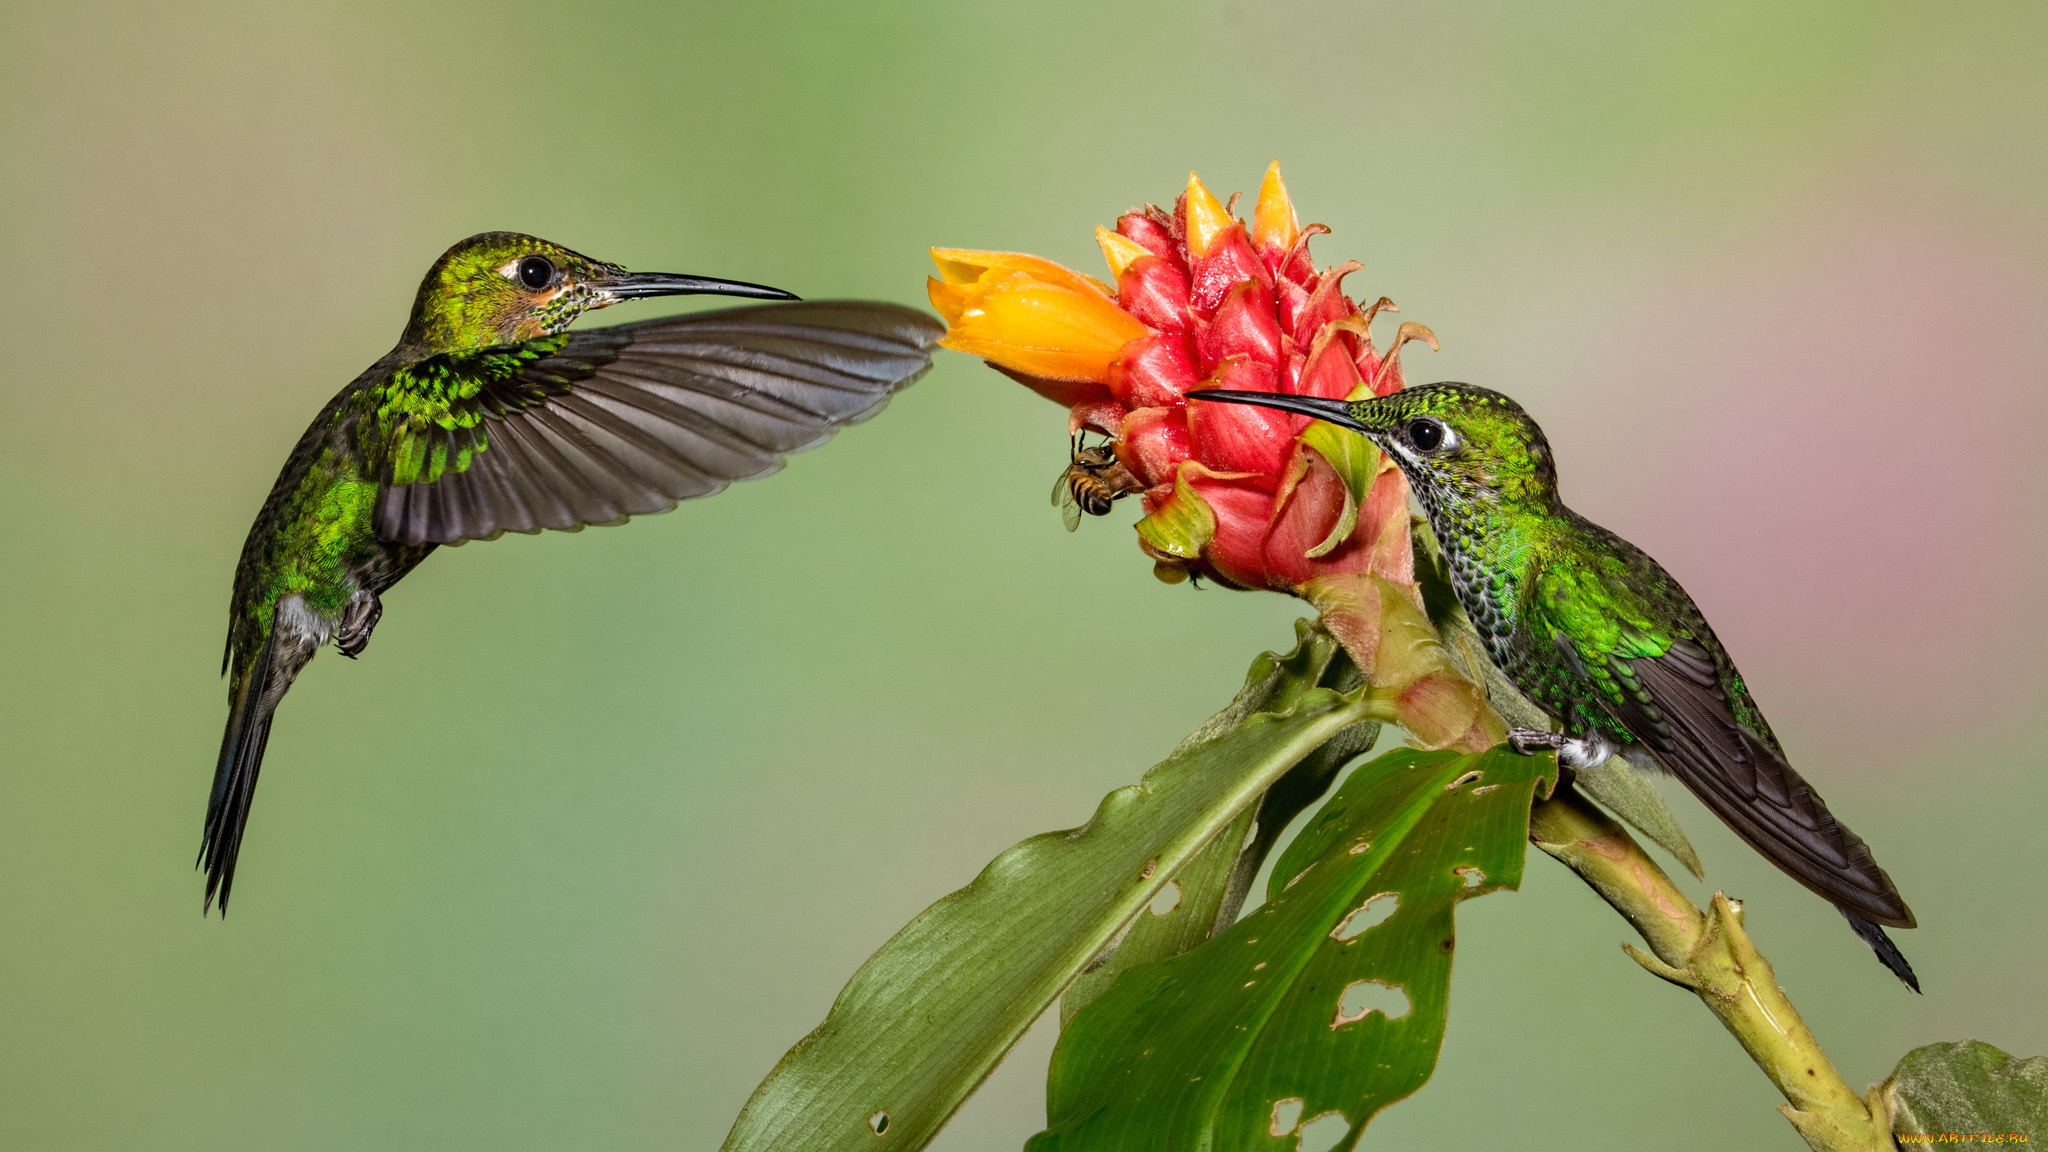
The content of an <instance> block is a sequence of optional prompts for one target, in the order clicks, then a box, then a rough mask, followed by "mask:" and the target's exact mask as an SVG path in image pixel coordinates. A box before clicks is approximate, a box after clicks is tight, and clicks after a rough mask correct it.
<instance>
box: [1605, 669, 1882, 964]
mask: <svg viewBox="0 0 2048 1152" xmlns="http://www.w3.org/2000/svg"><path fill="white" fill-rule="evenodd" d="M1613 665H1614V669H1615V672H1616V675H1617V677H1618V678H1619V679H1620V680H1621V681H1622V682H1623V683H1624V685H1625V686H1626V688H1627V690H1626V691H1625V692H1624V700H1623V701H1622V702H1621V703H1620V704H1618V705H1613V708H1614V711H1615V713H1616V718H1617V719H1619V720H1620V721H1621V722H1622V723H1623V724H1624V725H1625V726H1626V727H1627V728H1628V729H1629V731H1630V732H1631V733H1633V734H1634V735H1635V736H1636V737H1637V739H1639V740H1641V741H1642V742H1643V743H1644V744H1646V745H1648V746H1649V748H1650V749H1651V751H1653V752H1654V753H1656V756H1657V759H1658V760H1659V761H1661V762H1662V763H1663V765H1664V766H1665V767H1666V768H1668V769H1670V770H1671V772H1672V774H1674V775H1676V776H1677V777H1678V778H1679V779H1680V780H1681V781H1683V782H1684V783H1685V786H1686V787H1688V788H1690V789H1691V790H1692V792H1693V794H1694V795H1696V796H1698V797H1699V798H1700V800H1701V801H1702V802H1703V803H1705V804H1706V806H1707V807H1708V808H1711V809H1713V811H1714V814H1715V815H1716V816H1719V817H1720V818H1721V819H1722V820H1724V821H1726V822H1727V824H1728V826H1729V827H1730V828H1733V829H1734V830H1735V832H1736V834H1737V835H1739V836H1741V837H1742V838H1743V839H1744V840H1746V841H1748V842H1749V844H1750V846H1751V847H1753V848H1755V849H1756V850H1757V851H1759V852H1761V853H1763V854H1764V855H1765V856H1766V857H1768V858H1769V859H1770V860H1771V862H1772V863H1774V864H1776V865H1778V867H1780V868H1782V869H1784V870H1785V872H1786V873H1787V874H1789V875H1790V876H1791V877H1792V878H1793V879H1795V880H1797V881H1799V882H1800V883H1801V884H1804V885H1806V886H1807V887H1808V888H1810V889H1812V890H1813V891H1814V892H1816V893H1818V894H1820V895H1821V896H1823V897H1825V898H1826V899H1828V900H1829V901H1831V902H1833V903H1834V904H1835V905H1837V906H1838V907H1840V908H1841V909H1842V910H1843V911H1844V912H1845V913H1848V914H1850V915H1851V916H1852V918H1853V917H1858V916H1860V917H1862V918H1864V919H1867V920H1870V921H1873V922H1875V923H1878V924H1888V925H1890V926H1892V927H1894V928H1911V927H1913V923H1914V921H1913V913H1912V911H1911V910H1910V909H1908V908H1907V907H1906V902H1905V900H1904V899H1903V898H1901V897H1900V896H1899V892H1898V889H1897V888H1895V887H1893V886H1892V882H1891V878H1890V877H1888V876H1886V875H1885V873H1884V869H1882V868H1879V867H1878V866H1877V862H1876V861H1875V860H1873V859H1871V856H1870V849H1869V847H1867V846H1866V845H1865V844H1864V843H1863V840H1862V838H1861V837H1859V836H1857V835H1856V834H1855V833H1854V832H1851V831H1849V829H1847V828H1845V827H1843V826H1842V824H1841V823H1840V822H1839V821H1837V820H1836V819H1835V818H1834V815H1833V814H1832V813H1830V812H1829V811H1828V808H1827V805H1826V804H1824V803H1822V801H1821V798H1820V797H1819V796H1818V795H1816V794H1815V793H1814V791H1813V789H1812V788H1810V787H1808V786H1807V783H1806V781H1805V780H1803V779H1801V778H1800V776H1799V774H1798V773H1797V772H1794V771H1793V770H1792V766H1791V765H1790V764H1787V763H1786V762H1785V758H1784V757H1783V756H1782V755H1780V754H1779V753H1778V751H1777V750H1776V749H1775V748H1773V747H1772V746H1771V745H1770V744H1768V743H1766V742H1765V741H1764V740H1762V739H1760V738H1759V737H1758V736H1757V735H1756V734H1754V733H1752V732H1750V731H1749V730H1748V729H1746V728H1744V727H1743V726H1742V725H1741V724H1740V723H1738V722H1737V721H1736V719H1735V713H1734V711H1733V708H1732V706H1731V704H1730V702H1729V700H1728V695H1727V693H1726V691H1724V690H1723V688H1722V686H1721V678H1720V675H1719V670H1718V669H1717V668H1716V666H1715V661H1714V659H1713V656H1712V655H1711V654H1710V653H1709V652H1708V651H1707V650H1706V649H1705V648H1703V647H1702V646H1700V645H1699V644H1697V643H1695V642H1693V641H1691V640H1678V641H1676V642H1675V643H1673V644H1672V645H1671V647H1670V649H1669V650H1668V651H1666V652H1665V653H1664V654H1663V655H1662V656H1656V657H1646V658H1640V659H1635V660H1627V659H1619V658H1617V659H1615V660H1614V661H1613Z"/></svg>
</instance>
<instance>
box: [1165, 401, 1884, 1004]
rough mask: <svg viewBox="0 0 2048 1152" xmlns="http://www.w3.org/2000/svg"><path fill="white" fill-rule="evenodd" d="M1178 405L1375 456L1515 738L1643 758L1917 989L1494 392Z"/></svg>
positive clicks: (1849, 870) (1863, 903)
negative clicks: (1251, 414) (1484, 663)
mask: <svg viewBox="0 0 2048 1152" xmlns="http://www.w3.org/2000/svg"><path fill="white" fill-rule="evenodd" d="M1188 396H1189V397H1190V398H1193V399H1201V400H1220V401H1226V402H1229V403H1233V404H1255V405H1259V406H1262V407H1266V408H1277V409H1280V410H1281V411H1284V412H1298V413H1301V414H1303V415H1307V416H1313V417H1315V418H1316V419H1319V420H1327V421H1329V422H1330V423H1332V424H1335V425H1337V426H1339V427H1342V428H1349V429H1351V430H1353V431H1356V432H1362V433H1364V434H1365V435H1366V436H1367V437H1369V438H1370V439H1371V440H1372V442H1373V443H1374V444H1376V445H1378V446H1379V448H1380V449H1381V450H1382V451H1385V452H1388V453H1391V454H1392V456H1393V458H1394V459H1395V461H1396V462H1398V463H1399V464H1400V466H1401V470H1402V471H1403V472H1404V473H1406V474H1407V476H1408V482H1409V484H1410V485H1411V486H1412V487H1413V488H1414V490H1415V495H1416V497H1417V499H1418V500H1420V501H1421V503H1422V507H1423V510H1424V511H1425V512H1426V513H1428V516H1429V526H1430V529H1431V531H1433V532H1434V533H1435V535H1436V538H1437V541H1438V543H1439V544H1440V545H1441V547H1442V549H1443V554H1444V559H1445V561H1446V563H1447V566H1448V568H1449V571H1450V579H1451V584H1452V586H1453V588H1455V589H1456V591H1457V594H1458V602H1459V603H1460V604H1462V605H1464V608H1465V612H1466V614H1467V615H1468V616H1470V617H1471V618H1472V624H1473V626H1474V627H1475V628H1476V629H1477V630H1478V632H1479V636H1480V638H1481V639H1482V640H1483V641H1484V642H1485V645H1486V651H1487V655H1488V656H1489V657H1491V658H1492V660H1493V662H1494V664H1495V665H1496V666H1498V667H1499V668H1500V670H1501V672H1502V673H1504V674H1505V675H1506V676H1507V678H1508V679H1509V680H1510V681H1511V682H1513V684H1514V685H1515V687H1517V688H1519V689H1521V691H1522V693H1523V695H1525V696H1527V697H1529V699H1530V700H1532V701H1534V702H1535V703H1536V704H1537V705H1538V706H1540V707H1541V708H1543V709H1544V710H1545V711H1546V712H1548V713H1550V714H1551V715H1552V716H1553V717H1556V718H1557V719H1559V720H1560V721H1562V728H1563V731H1562V732H1561V733H1550V732H1538V731H1535V730H1533V729H1527V728H1518V729H1516V730H1514V731H1513V732H1512V733H1510V734H1509V741H1510V742H1511V743H1512V744H1513V745H1514V746H1515V747H1516V748H1517V750H1519V751H1523V752H1533V751H1535V750H1537V749H1539V748H1551V749H1555V750H1556V752H1557V758H1558V763H1560V764H1562V765H1564V766H1566V767H1568V768H1590V767H1594V766H1596V765H1599V764H1601V763H1603V762H1604V761H1606V759H1607V758H1608V756H1610V755H1612V754H1613V753H1614V752H1615V750H1616V748H1617V746H1618V745H1638V744H1639V745H1641V746H1643V747H1644V748H1646V749H1648V751H1649V752H1650V754H1651V755H1652V756H1654V757H1655V758H1656V760H1657V762H1658V763H1659V764H1661V765H1662V766H1663V767H1664V768H1665V769H1666V770H1668V771H1670V772H1671V773H1672V774H1673V775H1675V776H1677V777H1678V778H1679V779H1680V780H1681V781H1683V782H1684V783H1685V786H1686V787H1687V788H1690V789H1692V792H1693V795H1695V796H1698V797H1699V798H1700V800H1701V801H1702V802H1703V803H1705V804H1706V806H1707V807H1708V808H1710V809H1712V810H1713V812H1714V814H1715V815H1717V816H1719V817H1720V818H1721V819H1722V820H1724V821H1726V822H1727V824H1728V826H1729V827H1730V828H1732V829H1734V830H1735V834H1736V835H1738V836H1740V837H1742V838H1743V839H1744V840H1746V841H1748V842H1749V845H1750V847H1752V848H1755V849H1756V850H1757V851H1758V852H1761V853H1763V854H1764V856H1765V857H1766V858H1767V859H1769V860H1770V861H1771V863H1773V864H1776V865H1777V866H1778V867H1779V868H1781V869H1783V870H1784V871H1785V873H1786V874H1787V875H1789V876H1791V877H1792V878H1793V879H1794V880H1797V881H1799V882H1800V883H1801V884H1804V885H1805V886H1806V887H1808V888H1810V889H1812V890H1813V891H1814V892H1816V893H1818V894H1819V895H1820V896H1821V897H1822V898H1824V899H1826V900H1827V901H1828V902H1830V903H1832V904H1833V905H1834V906H1835V907H1836V908H1838V909H1840V910H1841V913H1842V915H1843V916H1845V917H1847V918H1848V920H1849V926H1850V927H1851V928H1854V929H1855V930H1856V934H1857V935H1858V936H1860V937H1862V938H1863V940H1864V942H1865V943H1867V944H1869V945H1870V947H1871V948H1872V949H1873V950H1875V951H1876V952H1877V957H1878V959H1879V960H1881V961H1883V962H1884V966H1885V967H1887V968H1889V969H1891V970H1892V972H1893V974H1895V975H1897V976H1898V978H1899V979H1901V980H1903V981H1905V982H1906V985H1907V987H1909V988H1911V989H1913V990H1914V991H1915V992H1918V991H1919V990H1920V982H1919V981H1918V980H1917V979H1916V978H1915V977H1914V975H1913V969H1912V966H1911V965H1909V964H1907V963H1906V958H1905V956H1903V955H1901V954H1900V952H1899V950H1898V948H1897V946H1895V945H1894V944H1893V943H1892V941H1891V938H1890V937H1888V936H1886V935H1885V932H1884V929H1883V928H1882V927H1879V925H1890V926H1892V927H1894V928H1911V927H1913V913H1912V911H1911V910H1910V909H1908V908H1907V907H1906V902H1905V900H1904V899H1902V898H1901V897H1900V896H1899V891H1898V889H1897V888H1894V887H1893V886H1892V882H1891V878H1890V877H1888V876H1886V875H1885V874H1884V870H1883V869H1882V868H1879V867H1878V866H1877V862H1876V861H1874V860H1872V859H1871V856H1870V849H1869V848H1868V847H1867V846H1865V845H1864V843H1863V841H1862V839H1860V838H1859V837H1858V836H1857V835H1856V834H1855V833H1854V832H1851V831H1849V829H1847V828H1846V827H1843V826H1842V824H1841V823H1840V822H1838V821H1837V820H1836V819H1835V818H1834V816H1833V815H1832V814H1831V813H1829V812H1828V809H1827V805H1826V804H1824V803H1822V801H1821V798H1820V797H1819V796H1818V795H1816V794H1815V793H1814V791H1813V789H1812V788H1811V787H1809V786H1808V785H1807V783H1806V781H1805V780H1802V779H1801V778H1800V777H1799V774H1798V773H1797V772H1794V771H1793V770H1792V766H1791V765H1790V764H1788V763H1786V762H1785V752H1784V749H1782V748H1780V747H1779V745H1778V739H1777V737H1776V736H1773V735H1772V734H1771V726H1770V724H1768V723H1767V722H1766V721H1765V720H1764V717H1763V713H1762V712H1760V711H1758V710H1757V706H1756V702H1755V701H1754V700H1752V699H1750V695H1749V689H1748V688H1747V687H1746V686H1745V685H1744V684H1743V682H1742V673H1740V672H1738V671H1737V670H1736V668H1735V664H1734V662H1733V661H1732V660H1730V659H1729V658H1728V653H1727V652H1726V651H1725V650H1724V649H1723V648H1722V647H1721V642H1720V641H1719V640H1717V639H1716V638H1715V637H1714V630H1713V629H1712V628H1710V627H1708V626H1707V621H1706V618H1705V617H1704V616H1702V615H1700V610H1699V608H1698V607H1696V606H1695V605H1694V604H1693V602H1692V597H1690V596H1688V595H1686V592H1685V589H1684V588H1681V587H1679V584H1678V581H1676V580H1674V579H1672V578H1671V575H1670V574H1669V573H1667V572H1665V571H1664V569H1663V568H1661V567H1659V566H1658V564H1657V562H1656V561H1655V560H1652V559H1650V557H1649V556H1648V555H1646V554H1644V552H1643V550H1642V549H1640V548H1637V547H1636V546H1635V545H1633V544H1630V543H1629V542H1628V541H1626V540H1623V539H1622V538H1621V537H1619V536H1616V535H1615V534H1614V533H1612V532H1609V531H1608V530H1607V529H1605V528H1602V527H1600V526H1599V525H1598V524H1595V523H1593V522H1591V521H1589V520H1587V519H1586V518H1585V517H1583V516H1581V515H1579V514H1578V513H1576V512H1574V511H1572V510H1571V509H1570V508H1567V507H1565V506H1564V503H1563V501H1561V500H1559V499H1558V495H1557V468H1556V465H1555V464H1554V463H1553V461H1552V459H1551V453H1550V444H1549V442H1548V441H1546V440H1545V439H1544V437H1543V430H1542V429H1541V428H1539V427H1537V426H1536V422H1535V421H1534V420H1531V419H1530V418H1529V415H1528V414H1527V413H1526V412H1524V411H1522V407H1521V405H1519V404H1516V403H1515V402H1514V401H1513V400H1511V399H1509V398H1508V397H1506V396H1503V395H1501V394H1500V393H1498V392H1492V391H1489V390H1487V389H1485V388H1475V387H1472V386H1471V385H1469V384H1431V385H1428V386H1426V387H1421V388H1409V389H1406V390H1404V391H1400V392H1394V393H1392V394H1390V395H1387V396H1379V397H1373V398H1370V399H1364V400H1353V401H1349V402H1346V401H1342V400H1326V399H1320V398H1317V397H1312V396H1288V395H1279V394H1275V393H1268V392H1230V391H1214V390H1211V391H1195V392H1189V393H1188Z"/></svg>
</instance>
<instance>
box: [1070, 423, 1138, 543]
mask: <svg viewBox="0 0 2048 1152" xmlns="http://www.w3.org/2000/svg"><path fill="white" fill-rule="evenodd" d="M1072 453H1073V456H1072V459H1071V460H1070V461H1069V462H1068V464H1067V467H1066V471H1064V472H1061V473H1060V478H1059V480H1058V481H1057V482H1055V483H1054V484H1053V486H1052V502H1053V503H1054V504H1057V505H1059V509H1060V520H1061V521H1062V522H1063V523H1065V524H1066V526H1067V531H1069V532H1072V531H1073V530H1075V529H1076V528H1079V527H1080V526H1081V513H1083V512H1086V513H1088V514H1089V515H1090V516H1107V515H1109V508H1110V505H1111V504H1113V503H1115V502H1116V501H1117V500H1119V499H1121V498H1122V497H1124V496H1126V495H1128V494H1130V493H1132V492H1136V491H1138V490H1139V489H1141V488H1143V487H1144V485H1143V484H1140V483H1139V482H1138V478H1137V477H1135V476H1133V475H1131V473H1130V470H1129V469H1127V468H1125V467H1124V466H1123V465H1122V464H1121V463H1119V462H1118V461H1117V458H1116V454H1115V453H1114V452H1111V451H1110V449H1109V445H1107V444H1103V445H1100V446H1098V447H1095V448H1088V447H1084V446H1083V444H1082V440H1081V437H1080V436H1078V435H1077V436H1075V437H1074V439H1073V442H1072Z"/></svg>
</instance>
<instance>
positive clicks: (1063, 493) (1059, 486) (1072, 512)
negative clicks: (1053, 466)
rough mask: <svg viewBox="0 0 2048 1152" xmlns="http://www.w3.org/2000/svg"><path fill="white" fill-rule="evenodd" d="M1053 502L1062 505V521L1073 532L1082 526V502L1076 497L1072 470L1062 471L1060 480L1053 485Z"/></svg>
mask: <svg viewBox="0 0 2048 1152" xmlns="http://www.w3.org/2000/svg"><path fill="white" fill-rule="evenodd" d="M1052 502H1053V503H1055V504H1057V505H1059V506H1060V523H1062V524H1065V525H1066V526H1067V531H1069V532H1072V531H1074V530H1075V529H1077V528H1079V527H1080V526H1081V502H1080V501H1079V500H1077V499H1075V498H1074V480H1073V473H1072V471H1071V470H1070V471H1067V472H1062V473H1060V478H1059V482H1058V483H1056V484H1054V485H1053V486H1052Z"/></svg>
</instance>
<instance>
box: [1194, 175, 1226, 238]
mask: <svg viewBox="0 0 2048 1152" xmlns="http://www.w3.org/2000/svg"><path fill="white" fill-rule="evenodd" d="M1187 214H1188V218H1187V236H1188V255H1189V256H1190V257H1194V258H1196V259H1199V258H1201V257H1203V256H1207V255H1208V254H1209V249H1210V248H1211V247H1213V246H1214V245H1215V243H1216V237H1217V235H1218V234H1219V233H1221V232H1222V231H1223V230H1224V229H1225V228H1228V227H1230V225H1231V223H1232V221H1231V219H1230V213H1228V212H1226V211H1224V209H1223V203H1222V202H1221V201H1219V200H1217V199H1216V196H1215V194H1214V193H1211V192H1210V191H1209V189H1207V188H1205V187H1203V185H1202V178H1201V177H1200V176H1197V175H1195V174H1194V173H1193V172H1190V173H1188V199H1187Z"/></svg>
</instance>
